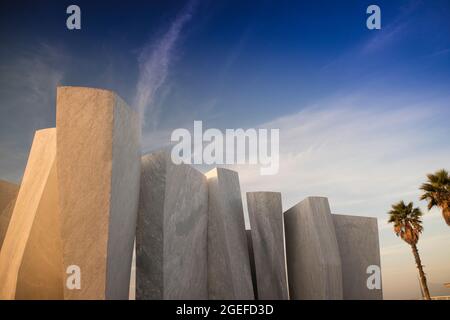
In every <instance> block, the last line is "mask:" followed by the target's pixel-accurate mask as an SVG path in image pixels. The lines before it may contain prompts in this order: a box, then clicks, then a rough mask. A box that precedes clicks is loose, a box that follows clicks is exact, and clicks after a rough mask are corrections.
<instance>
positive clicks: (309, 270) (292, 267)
mask: <svg viewBox="0 0 450 320" xmlns="http://www.w3.org/2000/svg"><path fill="white" fill-rule="evenodd" d="M284 225H285V233H286V258H287V268H288V278H289V294H290V297H291V299H294V300H296V299H319V300H320V299H342V297H343V295H342V266H341V258H340V255H339V247H338V242H337V238H336V233H335V229H334V224H333V219H332V217H331V213H330V206H329V204H328V200H327V198H323V197H308V198H306V199H305V200H303V201H301V202H300V203H298V204H297V205H295V206H294V207H292V208H291V209H289V210H288V211H286V212H285V214H284Z"/></svg>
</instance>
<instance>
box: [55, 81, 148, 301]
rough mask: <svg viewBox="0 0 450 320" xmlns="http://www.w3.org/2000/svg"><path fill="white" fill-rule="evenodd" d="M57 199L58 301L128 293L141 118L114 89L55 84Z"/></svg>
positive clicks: (121, 297)
mask: <svg viewBox="0 0 450 320" xmlns="http://www.w3.org/2000/svg"><path fill="white" fill-rule="evenodd" d="M56 127H57V130H58V139H57V168H58V184H59V189H60V193H59V195H60V196H59V204H60V210H61V217H62V240H63V254H64V267H65V269H66V268H67V267H69V266H71V265H75V266H78V267H79V268H80V271H81V288H80V289H72V290H71V289H69V288H67V287H65V290H64V298H65V299H128V295H129V284H130V269H131V260H132V254H133V242H134V237H135V230H136V219H137V208H138V199H139V179H140V122H139V117H138V115H137V113H136V112H134V111H132V110H131V109H130V108H129V107H128V106H127V105H126V103H125V102H124V101H123V100H122V99H121V98H120V97H119V96H117V95H116V94H115V93H114V92H111V91H108V90H102V89H92V88H81V87H59V88H58V89H57V110H56Z"/></svg>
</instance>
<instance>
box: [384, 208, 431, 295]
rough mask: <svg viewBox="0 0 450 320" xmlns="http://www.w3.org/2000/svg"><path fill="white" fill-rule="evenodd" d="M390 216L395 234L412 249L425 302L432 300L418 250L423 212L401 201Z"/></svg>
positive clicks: (390, 212)
mask: <svg viewBox="0 0 450 320" xmlns="http://www.w3.org/2000/svg"><path fill="white" fill-rule="evenodd" d="M388 214H389V221H388V222H389V223H393V224H394V232H395V234H396V235H397V237H400V238H402V240H404V241H405V242H406V243H407V244H409V245H410V246H411V248H412V252H413V254H414V259H415V260H416V265H417V269H419V276H420V282H421V284H422V289H423V293H424V298H425V300H430V292H429V291H428V286H427V278H426V277H425V272H423V266H422V262H421V261H420V256H419V251H418V250H417V242H418V241H419V235H420V234H421V233H422V231H423V227H422V220H421V219H420V218H421V217H422V211H420V209H419V208H414V207H413V203H412V202H410V203H409V204H408V205H406V204H405V203H404V202H403V201H400V202H399V203H396V204H394V205H392V210H391V211H389V212H388Z"/></svg>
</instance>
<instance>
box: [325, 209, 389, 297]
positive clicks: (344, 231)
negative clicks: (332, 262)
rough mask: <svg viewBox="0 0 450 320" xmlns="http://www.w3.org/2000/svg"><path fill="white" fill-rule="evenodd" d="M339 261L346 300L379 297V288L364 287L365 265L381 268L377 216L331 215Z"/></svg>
mask: <svg viewBox="0 0 450 320" xmlns="http://www.w3.org/2000/svg"><path fill="white" fill-rule="evenodd" d="M332 217H333V222H334V227H335V230H336V236H337V241H338V245H339V252H340V255H341V261H342V282H343V290H344V299H346V300H381V299H383V292H382V290H381V289H372V290H370V289H369V288H368V287H367V279H368V278H369V276H370V274H367V267H369V266H371V265H376V266H378V267H380V245H379V240H378V225H377V219H376V218H369V217H357V216H347V215H336V214H333V215H332Z"/></svg>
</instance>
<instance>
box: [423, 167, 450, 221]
mask: <svg viewBox="0 0 450 320" xmlns="http://www.w3.org/2000/svg"><path fill="white" fill-rule="evenodd" d="M427 177H428V182H427V183H424V184H422V186H421V187H420V189H421V190H423V191H424V193H423V194H422V196H421V197H420V200H427V201H428V210H431V208H433V207H434V206H436V207H440V208H441V210H442V216H443V217H444V220H445V222H446V223H447V225H449V226H450V176H449V175H448V172H447V171H445V170H444V169H442V170H439V171H436V172H435V173H434V174H428V175H427Z"/></svg>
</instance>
